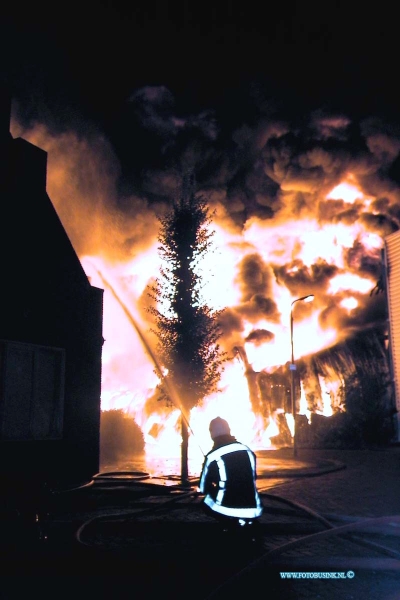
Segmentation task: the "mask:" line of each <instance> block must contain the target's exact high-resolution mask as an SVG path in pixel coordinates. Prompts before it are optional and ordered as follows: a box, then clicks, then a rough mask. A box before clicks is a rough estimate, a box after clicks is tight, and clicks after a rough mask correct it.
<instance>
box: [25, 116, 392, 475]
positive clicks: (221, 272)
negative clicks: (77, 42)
mask: <svg viewBox="0 0 400 600" xmlns="http://www.w3.org/2000/svg"><path fill="white" fill-rule="evenodd" d="M24 137H25V139H29V140H30V141H32V143H35V144H36V145H38V146H40V147H43V148H45V149H47V150H48V152H49V156H48V160H49V168H48V185H47V189H48V193H49V196H50V198H51V200H52V201H53V203H54V205H55V207H56V209H57V211H58V214H59V215H60V218H61V220H62V222H63V224H64V226H65V228H66V230H67V233H68V234H69V236H70V238H71V241H72V243H73V244H74V247H75V249H76V252H77V254H78V256H79V258H80V260H81V263H82V266H83V268H84V270H85V272H86V274H87V276H88V277H89V278H90V281H91V283H92V285H94V286H97V287H100V288H102V289H104V321H103V337H104V338H105V342H104V346H103V362H102V371H103V375H102V396H101V408H102V410H109V409H116V408H118V409H123V410H124V411H126V413H129V414H130V415H131V416H132V417H134V419H135V420H136V422H137V424H138V425H139V426H140V428H141V429H142V431H143V434H144V438H145V444H146V455H147V456H148V457H149V459H150V462H151V459H152V458H153V459H154V460H156V458H157V457H160V456H163V455H165V456H169V457H179V454H180V443H181V440H180V434H179V424H178V423H179V409H178V408H177V407H172V408H167V407H165V406H164V405H161V404H160V403H156V402H154V401H153V400H152V398H153V395H154V391H155V387H156V385H157V382H158V381H159V376H158V375H157V373H155V372H154V371H155V364H154V356H152V353H154V347H155V339H154V335H153V334H151V333H150V328H151V326H152V323H151V322H150V320H149V319H150V316H149V314H148V313H147V312H146V306H147V302H148V298H147V286H148V285H149V284H150V283H151V281H152V279H153V278H154V277H156V276H158V273H159V267H160V260H159V257H158V253H157V246H158V243H157V233H158V221H157V219H156V217H155V214H154V211H150V210H149V209H148V207H147V206H146V204H145V202H143V201H141V200H140V199H138V198H134V199H132V205H134V206H135V209H134V210H133V209H132V210H131V211H130V213H129V215H128V216H126V217H125V218H122V216H121V215H120V214H119V213H118V211H117V209H116V208H113V209H112V208H110V206H112V202H110V200H113V198H115V196H116V191H115V188H114V187H113V186H112V185H111V184H110V183H108V184H107V186H104V187H102V186H100V185H99V184H96V186H95V187H96V191H95V193H94V194H93V190H91V191H90V192H87V193H86V192H85V191H83V192H82V191H79V188H78V183H73V184H71V183H70V184H69V185H66V182H68V177H71V181H74V177H73V176H72V174H73V173H75V171H76V170H79V169H81V168H83V167H82V164H81V162H80V159H78V158H76V162H74V160H73V159H72V158H71V155H69V145H68V141H69V142H70V140H68V139H60V138H57V139H55V138H52V137H51V136H50V135H49V134H48V132H46V131H45V130H44V129H43V128H39V129H37V130H35V131H30V132H24ZM74 143H75V146H76V145H77V144H78V145H79V144H81V145H82V144H83V143H82V142H81V141H78V140H77V139H75V140H74ZM78 154H79V156H80V157H82V156H85V159H86V162H87V163H88V164H92V161H93V164H94V163H95V162H96V160H97V158H95V154H96V153H95V151H93V153H91V151H88V148H87V147H86V146H85V147H80V148H79V153H78ZM67 156H69V158H68V160H67V158H66V157H67ZM91 169H92V171H93V172H95V171H94V167H93V166H92V167H91ZM293 185H294V184H293ZM288 186H289V184H288V183H286V186H283V185H282V188H281V189H282V196H281V198H282V200H281V201H282V207H281V209H280V211H278V212H277V213H276V215H275V217H274V218H273V219H268V220H263V219H261V218H260V217H256V216H253V217H250V218H248V219H247V221H246V223H245V225H244V227H243V228H240V227H239V226H238V225H236V224H235V222H234V221H233V219H232V218H231V217H230V215H229V214H228V213H227V209H226V208H225V207H224V206H223V204H222V203H221V202H220V201H219V200H218V197H217V196H216V199H215V198H213V197H212V198H211V201H210V204H211V207H212V208H213V209H215V210H216V214H215V217H214V218H213V223H212V226H213V229H214V231H215V235H214V238H213V241H214V252H213V253H211V254H210V255H209V256H208V258H207V259H206V261H205V262H204V264H203V265H202V272H203V274H204V283H205V287H204V291H203V295H204V298H205V301H206V302H207V303H208V304H209V306H211V307H212V308H214V309H227V315H228V317H229V316H231V317H232V322H235V323H236V328H235V327H233V326H232V327H230V328H229V326H228V324H226V323H225V329H224V331H225V333H224V336H223V338H222V340H221V343H222V346H223V348H224V349H225V350H226V351H227V352H228V354H229V355H230V356H231V357H232V360H230V361H229V362H228V363H227V365H226V368H225V370H224V372H223V373H222V378H221V382H220V388H221V391H220V392H219V393H216V394H213V395H212V396H210V397H208V398H205V399H204V402H203V403H202V405H200V406H197V407H195V408H194V409H193V410H192V411H191V414H190V425H191V429H192V432H193V435H191V436H190V443H189V458H190V469H191V474H197V473H198V472H199V468H200V465H201V461H202V456H203V455H202V453H203V452H205V451H208V450H209V449H210V446H211V440H210V437H209V434H208V424H209V421H210V419H212V418H213V417H215V416H217V415H220V416H221V417H223V418H226V419H227V420H228V421H229V423H230V425H231V430H232V433H233V434H234V435H235V436H237V437H238V439H240V440H241V441H243V442H244V443H248V444H249V445H251V446H252V447H254V448H268V447H271V438H272V437H273V436H275V435H277V433H279V430H278V426H277V421H276V419H275V417H276V416H277V415H276V414H272V415H271V417H270V418H269V419H268V420H266V419H265V418H264V417H263V416H261V415H257V414H254V412H253V410H252V404H251V398H250V392H249V385H248V380H247V378H246V366H245V365H244V364H243V362H242V361H240V360H239V359H238V358H237V357H235V356H234V354H233V348H234V347H235V346H240V347H243V348H244V349H245V352H246V355H247V359H248V363H249V364H248V367H250V368H251V369H252V370H253V371H254V372H255V373H261V372H265V373H272V372H273V371H274V369H276V368H278V367H282V366H284V365H286V364H287V363H288V361H289V360H290V311H291V306H292V302H293V300H295V299H296V298H299V297H301V296H303V295H305V294H311V293H312V294H314V295H315V300H314V302H312V303H310V304H305V303H297V304H296V305H295V307H294V310H293V316H294V353H295V357H294V358H295V360H298V359H300V358H301V357H303V356H306V355H311V354H313V353H315V352H317V351H320V350H322V349H324V348H328V347H330V346H332V345H333V344H335V343H336V342H338V341H339V340H340V339H341V338H342V336H344V335H346V330H345V329H344V328H343V323H345V322H346V320H345V319H347V318H349V314H352V312H354V311H356V310H359V309H361V308H362V306H363V305H365V302H366V298H368V296H369V293H370V291H371V290H372V288H373V287H374V285H375V283H376V281H375V280H374V278H373V276H372V275H371V276H368V274H366V272H363V273H362V274H360V272H359V271H358V268H357V265H356V266H355V267H354V268H353V269H352V270H350V268H349V266H348V263H349V260H348V255H349V253H350V252H352V251H353V250H354V248H355V246H356V244H358V246H359V247H360V248H361V249H362V252H363V253H364V255H370V256H373V257H374V258H375V259H376V257H377V256H378V255H379V252H380V248H381V247H382V238H381V237H380V236H379V235H378V234H376V233H375V232H374V231H372V230H369V229H368V224H367V221H362V220H359V219H358V220H357V219H342V220H339V219H336V220H335V219H333V218H332V219H327V220H325V221H324V220H323V219H321V218H318V217H317V212H318V209H317V205H318V203H317V199H316V200H315V202H314V204H313V205H312V206H309V207H306V208H304V209H302V211H301V212H300V214H294V212H293V211H292V210H291V202H294V200H293V198H294V192H293V187H290V186H289V188H290V189H288ZM93 195H94V196H96V200H94V198H93ZM328 200H329V201H330V202H342V203H343V204H344V205H346V206H350V205H353V204H354V203H358V204H359V205H360V208H359V210H360V213H362V212H363V210H367V208H368V207H369V206H370V204H371V202H372V201H373V200H374V198H372V197H371V196H370V195H366V194H364V193H363V191H362V187H361V184H360V183H359V182H358V180H357V177H356V175H354V174H348V175H345V176H344V177H343V180H342V181H341V182H340V183H335V184H334V185H333V187H332V189H331V191H329V192H328V193H327V194H325V195H324V196H322V197H321V198H318V202H319V203H323V202H325V201H328ZM354 260H355V259H354ZM328 267H329V268H328ZM265 298H267V299H269V300H270V301H269V302H267V301H266V300H265ZM121 301H122V302H121ZM262 302H264V305H263V304H262ZM260 303H261V304H260ZM123 306H125V310H124V308H123ZM127 311H128V313H129V314H130V315H131V317H132V318H131V319H129V318H128V316H127ZM228 317H227V319H228ZM233 317H235V318H233ZM228 320H229V319H228ZM139 331H140V332H141V333H142V334H143V336H144V338H145V339H146V341H147V344H148V346H147V347H146V345H144V344H143V339H141V338H140V335H138V332H139ZM257 332H267V333H268V335H266V334H265V335H264V337H263V336H262V335H257ZM341 385H342V382H340V381H337V379H336V380H335V379H332V380H330V381H328V380H327V379H326V380H323V378H320V388H321V398H320V401H319V408H318V410H317V412H320V413H321V414H324V415H326V416H329V415H331V414H333V412H334V411H337V410H340V406H341V404H340V393H341V392H340V389H341ZM282 411H283V407H281V408H279V409H278V412H282ZM300 412H301V413H302V414H306V415H307V416H308V417H309V416H310V411H309V408H308V405H307V389H306V388H305V387H304V385H303V384H302V388H301V402H300ZM290 417H291V416H290V415H288V425H289V427H290V426H291V420H290Z"/></svg>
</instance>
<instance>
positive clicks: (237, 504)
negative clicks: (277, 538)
mask: <svg viewBox="0 0 400 600" xmlns="http://www.w3.org/2000/svg"><path fill="white" fill-rule="evenodd" d="M255 478H256V457H255V454H254V452H252V450H250V448H248V447H247V446H245V445H244V444H241V443H239V442H236V441H234V442H232V443H228V444H226V445H224V446H220V447H218V448H216V449H213V450H211V452H209V453H208V454H207V455H206V457H205V461H204V465H203V469H202V473H201V476H200V483H199V489H200V491H201V492H202V493H203V494H205V499H204V503H205V504H206V505H207V506H208V507H209V508H211V509H212V510H213V511H215V512H217V513H219V514H221V515H225V516H227V517H237V518H244V519H254V518H256V517H259V516H261V514H262V504H261V499H260V496H259V494H258V492H257V488H256V484H255Z"/></svg>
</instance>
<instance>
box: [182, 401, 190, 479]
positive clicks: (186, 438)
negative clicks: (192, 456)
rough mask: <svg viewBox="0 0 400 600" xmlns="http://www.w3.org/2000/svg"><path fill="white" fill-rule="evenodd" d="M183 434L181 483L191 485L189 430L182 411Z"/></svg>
mask: <svg viewBox="0 0 400 600" xmlns="http://www.w3.org/2000/svg"><path fill="white" fill-rule="evenodd" d="M181 434H182V445H181V483H182V485H189V470H188V446H189V431H188V424H187V422H186V419H185V417H184V415H183V413H181Z"/></svg>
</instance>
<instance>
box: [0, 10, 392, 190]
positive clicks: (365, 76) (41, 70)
mask: <svg viewBox="0 0 400 600" xmlns="http://www.w3.org/2000/svg"><path fill="white" fill-rule="evenodd" d="M2 11H3V15H4V17H3V18H2V19H1V24H2V30H1V40H2V44H3V45H4V49H2V51H1V55H2V61H3V62H4V65H3V67H2V71H3V72H4V76H3V79H4V80H5V82H6V83H7V84H8V86H9V87H10V89H11V91H12V95H13V101H14V111H15V113H14V114H15V115H17V116H18V119H19V121H20V122H22V123H23V124H24V125H27V124H29V125H31V124H32V123H34V122H42V123H46V126H47V127H49V128H50V129H51V130H52V131H56V132H57V131H65V130H66V129H72V130H75V131H77V132H79V133H80V134H81V135H86V134H87V135H90V133H92V132H93V130H99V131H101V132H103V133H104V134H105V136H106V137H107V139H109V140H110V142H111V144H112V146H113V147H114V148H115V151H116V153H117V155H118V158H119V160H120V161H121V164H122V169H123V175H124V176H125V177H126V178H127V179H128V180H129V182H128V185H132V186H134V187H136V188H138V187H140V186H141V185H142V182H141V181H140V179H141V177H140V174H141V172H142V171H143V169H144V168H146V169H147V168H149V167H151V166H152V165H154V167H156V168H158V167H161V168H163V167H165V165H166V164H167V163H168V161H171V160H173V159H172V155H174V156H176V154H177V153H179V152H182V151H183V148H186V147H187V145H188V143H189V141H188V139H189V138H190V139H191V140H193V139H194V138H196V139H197V142H198V144H202V143H203V144H207V140H209V139H210V137H211V138H212V139H213V148H214V150H215V151H216V152H218V151H220V152H228V151H229V150H230V147H229V142H230V141H231V140H232V134H233V132H235V131H237V130H239V129H240V128H241V127H243V126H247V127H250V128H255V127H257V125H258V124H259V123H261V122H262V121H264V122H265V120H267V119H282V118H284V119H286V120H288V121H289V122H290V123H291V124H292V126H293V127H296V126H301V125H302V124H304V122H306V121H308V120H309V118H310V114H311V113H312V111H316V110H323V111H325V112H328V113H329V112H334V113H344V114H346V116H347V117H349V118H350V119H352V120H354V119H358V118H365V117H368V116H375V117H377V116H379V117H382V118H383V119H385V120H386V121H389V122H390V123H393V122H395V121H399V115H398V89H397V86H398V82H397V78H398V76H397V72H398V56H399V51H398V42H397V31H396V29H397V19H396V15H395V12H394V8H393V6H392V5H391V4H389V3H385V2H379V3H377V4H376V5H375V7H374V8H373V9H372V8H371V7H370V6H367V4H362V3H354V2H353V3H352V2H344V1H343V2H331V3H314V2H276V3H266V4H261V3H260V4H259V3H255V2H243V3H240V2H214V3H211V2H201V3H194V2H180V1H178V2H166V1H165V2H161V1H159V2H143V1H140V2H133V3H129V2H113V3H111V2H96V3H95V2H93V3H91V2H87V1H86V2H81V3H68V5H67V4H65V5H63V6H62V7H60V5H58V4H54V5H49V4H48V3H46V4H45V5H41V3H35V2H32V3H29V4H28V3H26V4H24V5H23V6H20V5H17V4H15V6H14V5H13V6H11V7H8V8H3V9H2ZM183 121H185V126H182V122H183ZM166 146H167V148H166ZM214 162H215V161H214ZM202 167H203V170H202V172H201V174H200V177H201V178H203V179H204V180H206V179H207V177H208V175H209V174H210V172H211V170H212V169H211V167H209V165H204V164H203V165H202ZM207 168H208V172H207Z"/></svg>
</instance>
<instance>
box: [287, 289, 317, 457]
mask: <svg viewBox="0 0 400 600" xmlns="http://www.w3.org/2000/svg"><path fill="white" fill-rule="evenodd" d="M313 300H314V294H308V295H307V296H302V297H301V298H296V300H293V302H292V304H291V305H290V346H291V350H292V354H291V361H290V365H289V369H290V375H291V388H290V396H291V407H292V417H293V456H295V457H296V456H297V445H296V397H295V384H294V372H295V371H296V365H295V362H294V350H293V306H294V305H295V304H296V302H301V301H303V302H312V301H313Z"/></svg>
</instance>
